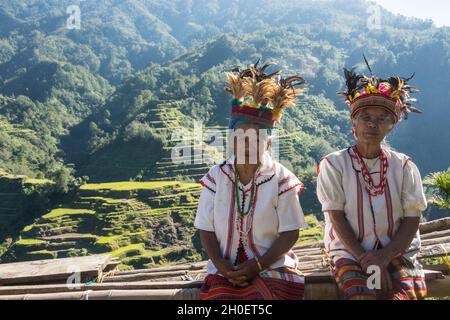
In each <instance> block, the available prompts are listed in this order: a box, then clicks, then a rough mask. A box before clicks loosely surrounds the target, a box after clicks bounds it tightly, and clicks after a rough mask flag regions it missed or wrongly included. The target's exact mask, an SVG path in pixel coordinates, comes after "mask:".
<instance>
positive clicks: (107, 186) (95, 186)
mask: <svg viewBox="0 0 450 320" xmlns="http://www.w3.org/2000/svg"><path fill="white" fill-rule="evenodd" d="M176 184H180V182H178V181H148V182H133V181H123V182H109V183H92V184H85V185H83V186H81V188H80V189H81V190H111V191H127V190H130V191H131V190H151V189H158V188H163V187H168V186H174V185H176Z"/></svg>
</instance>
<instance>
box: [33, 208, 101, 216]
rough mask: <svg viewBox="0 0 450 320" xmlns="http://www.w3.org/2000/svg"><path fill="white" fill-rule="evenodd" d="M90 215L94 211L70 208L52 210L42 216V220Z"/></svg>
mask: <svg viewBox="0 0 450 320" xmlns="http://www.w3.org/2000/svg"><path fill="white" fill-rule="evenodd" d="M86 214H88V215H92V214H95V211H92V210H86V209H71V208H58V209H53V210H52V211H50V212H49V213H47V214H46V215H44V216H42V217H43V218H44V219H54V218H58V217H62V216H72V215H86Z"/></svg>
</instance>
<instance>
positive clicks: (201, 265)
mask: <svg viewBox="0 0 450 320" xmlns="http://www.w3.org/2000/svg"><path fill="white" fill-rule="evenodd" d="M206 265H207V261H202V262H197V263H189V264H179V265H173V266H167V267H156V268H149V269H135V270H125V271H117V272H116V275H129V274H137V273H159V272H161V273H164V272H170V271H191V270H202V269H206Z"/></svg>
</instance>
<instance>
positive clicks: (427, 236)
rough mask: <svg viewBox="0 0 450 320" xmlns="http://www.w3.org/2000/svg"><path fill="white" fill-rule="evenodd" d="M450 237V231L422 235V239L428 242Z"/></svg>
mask: <svg viewBox="0 0 450 320" xmlns="http://www.w3.org/2000/svg"><path fill="white" fill-rule="evenodd" d="M449 236H450V229H448V230H442V231H435V232H430V233H426V234H421V235H420V238H421V239H422V240H428V239H434V238H442V237H449Z"/></svg>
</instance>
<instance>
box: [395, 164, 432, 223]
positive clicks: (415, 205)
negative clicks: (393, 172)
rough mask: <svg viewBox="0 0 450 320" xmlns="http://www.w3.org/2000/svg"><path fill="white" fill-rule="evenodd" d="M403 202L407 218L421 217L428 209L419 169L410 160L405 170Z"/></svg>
mask: <svg viewBox="0 0 450 320" xmlns="http://www.w3.org/2000/svg"><path fill="white" fill-rule="evenodd" d="M401 201H402V206H403V210H404V216H405V217H420V216H421V214H422V212H423V211H425V210H426V208H427V199H426V197H425V194H424V191H423V185H422V178H421V176H420V172H419V169H418V168H417V166H416V165H415V164H414V163H413V162H412V161H411V160H408V161H407V162H406V164H405V166H404V169H403V188H402V193H401Z"/></svg>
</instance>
